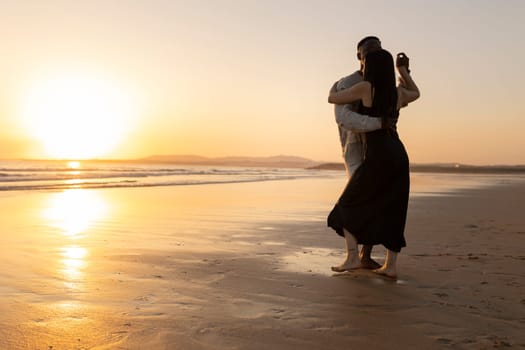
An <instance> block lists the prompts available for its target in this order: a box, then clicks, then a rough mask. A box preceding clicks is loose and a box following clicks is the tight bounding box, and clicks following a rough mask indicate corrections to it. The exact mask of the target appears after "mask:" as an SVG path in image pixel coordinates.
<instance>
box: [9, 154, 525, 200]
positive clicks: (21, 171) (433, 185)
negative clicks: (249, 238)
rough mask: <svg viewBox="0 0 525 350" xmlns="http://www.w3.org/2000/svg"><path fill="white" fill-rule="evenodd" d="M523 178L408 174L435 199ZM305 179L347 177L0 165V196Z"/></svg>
mask: <svg viewBox="0 0 525 350" xmlns="http://www.w3.org/2000/svg"><path fill="white" fill-rule="evenodd" d="M523 177H524V175H523V174H513V173H509V174H502V173H497V174H484V173H481V174H476V173H443V172H442V171H438V172H432V171H412V172H411V195H416V196H417V195H439V194H442V193H450V192H451V191H455V190H458V189H463V188H472V187H479V186H486V185H494V184H502V183H506V182H511V181H514V180H515V179H517V178H518V179H519V178H523ZM308 178H327V179H339V178H340V181H341V186H344V183H345V182H346V174H345V172H344V171H341V170H318V169H303V168H280V167H240V166H206V165H180V164H153V163H136V162H134V163H131V162H130V163H126V162H121V161H118V162H112V161H82V162H68V161H39V160H2V161H0V191H36V190H51V191H53V190H67V189H99V188H129V187H153V186H188V185H204V184H221V183H223V184H224V183H242V182H261V181H276V180H294V179H308ZM341 189H342V188H341ZM305 190H307V189H305Z"/></svg>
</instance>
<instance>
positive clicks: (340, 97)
mask: <svg viewBox="0 0 525 350" xmlns="http://www.w3.org/2000/svg"><path fill="white" fill-rule="evenodd" d="M367 91H368V94H370V83H369V82H367V81H362V82H359V83H357V84H355V85H354V86H352V87H350V88H348V89H344V90H341V91H338V92H330V95H329V96H328V103H335V104H337V105H344V104H348V103H352V102H355V101H358V100H361V99H363V97H364V96H366V94H367Z"/></svg>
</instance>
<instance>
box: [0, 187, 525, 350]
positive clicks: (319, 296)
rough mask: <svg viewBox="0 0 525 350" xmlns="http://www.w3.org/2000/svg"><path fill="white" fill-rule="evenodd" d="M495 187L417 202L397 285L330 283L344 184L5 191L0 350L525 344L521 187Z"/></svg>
mask: <svg viewBox="0 0 525 350" xmlns="http://www.w3.org/2000/svg"><path fill="white" fill-rule="evenodd" d="M492 179H494V178H492ZM490 181H492V182H494V186H488V187H481V188H471V189H465V190H459V189H457V188H456V190H455V191H452V192H445V193H441V194H440V195H429V194H424V195H423V194H422V195H414V196H412V198H411V201H410V208H409V217H408V223H407V229H406V238H407V242H408V247H407V248H406V249H404V250H403V251H402V253H401V255H400V257H399V261H398V265H399V278H398V280H397V281H392V280H389V279H385V278H381V277H379V276H376V275H374V274H372V273H370V272H367V271H358V272H355V273H345V274H339V275H334V274H333V273H332V272H331V271H330V266H331V265H335V264H337V263H339V262H340V260H341V259H342V256H343V249H342V248H343V241H342V240H341V239H340V238H339V237H338V236H337V235H335V233H333V232H332V231H331V230H329V229H328V228H327V227H326V223H325V216H326V214H327V212H328V211H329V210H330V209H331V206H332V204H333V202H334V200H335V199H336V198H337V196H338V193H339V191H340V190H341V189H342V187H343V186H344V182H342V178H337V177H336V178H333V179H308V180H292V181H274V182H262V183H243V184H225V185H203V186H181V187H165V188H139V189H114V190H70V191H65V192H4V193H0V210H1V212H2V221H1V222H0V231H1V233H2V234H1V236H0V246H1V247H2V248H1V249H2V255H1V256H0V266H1V268H0V298H1V300H2V303H1V304H0V349H46V350H49V349H269V348H273V349H334V348H366V349H391V348H398V349H442V348H445V349H446V348H454V349H493V348H505V347H509V346H512V348H525V335H524V334H525V333H524V332H523V329H524V328H525V294H524V291H525V267H524V260H525V253H524V252H523V239H524V238H525V224H524V221H523V209H524V208H525V181H523V180H517V179H516V178H512V180H490ZM490 181H488V182H490ZM438 187H439V186H438ZM444 187H446V186H444ZM444 187H443V188H444ZM459 187H461V186H459ZM433 188H436V187H433ZM374 256H375V257H376V258H377V259H378V260H382V259H383V257H384V248H382V247H376V248H374Z"/></svg>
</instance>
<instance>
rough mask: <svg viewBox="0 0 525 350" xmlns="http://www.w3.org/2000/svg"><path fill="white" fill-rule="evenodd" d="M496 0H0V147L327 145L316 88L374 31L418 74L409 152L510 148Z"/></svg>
mask: <svg viewBox="0 0 525 350" xmlns="http://www.w3.org/2000/svg"><path fill="white" fill-rule="evenodd" d="M504 4H505V6H498V4H497V3H495V2H489V1H481V2H480V1H476V2H474V1H465V0H464V1H445V2H443V1H439V2H438V1H433V2H430V3H427V2H425V3H418V2H413V1H400V2H395V3H393V2H388V1H386V0H385V1H380V2H377V3H374V4H366V5H365V4H364V3H362V2H349V1H343V0H341V1H331V2H329V3H326V2H324V1H310V2H307V3H304V2H303V1H295V0H293V1H292V0H288V1H284V2H281V1H267V2H246V1H241V0H238V1H233V0H230V1H227V0H225V1H220V2H217V1H208V2H200V3H199V4H193V3H188V2H185V1H153V2H146V1H111V2H109V3H108V2H105V1H95V0H94V1H89V2H70V1H49V2H47V1H46V2H45V3H44V2H40V1H23V2H10V3H7V4H6V3H2V4H0V32H1V33H2V37H3V38H4V43H3V52H4V54H3V57H2V64H1V65H0V76H1V77H2V82H3V83H2V84H1V85H0V158H18V157H28V158H34V157H36V158H48V157H69V158H75V157H91V156H94V157H103V158H130V157H131V158H134V157H142V156H147V155H151V154H200V155H207V156H225V155H244V156H250V155H253V156H267V155H277V154H289V155H297V156H305V157H309V158H312V159H315V160H324V161H340V160H341V150H340V146H339V141H338V136H337V128H336V125H335V123H334V118H333V108H332V106H330V105H328V104H327V103H326V99H327V92H328V89H329V88H330V86H331V85H332V83H333V82H334V81H335V80H337V79H339V78H340V77H342V76H344V75H347V74H349V73H351V72H353V71H354V70H355V69H357V68H358V62H357V60H356V59H355V45H356V43H357V41H359V39H361V38H362V37H363V36H366V35H370V34H374V35H377V36H379V37H380V38H381V39H382V42H383V46H384V47H385V48H386V49H388V50H390V51H391V52H393V53H396V52H398V51H405V52H406V53H407V54H408V55H409V57H410V58H411V69H412V72H413V76H414V79H415V80H416V82H417V83H418V85H419V86H420V89H421V93H422V97H421V99H420V100H418V101H416V102H415V103H414V104H412V105H410V106H409V107H408V108H407V109H404V110H403V111H402V113H401V120H400V122H399V130H400V135H401V137H402V139H403V141H404V142H405V145H406V147H407V150H408V153H409V155H410V157H411V160H412V161H413V162H418V163H423V162H462V163H470V164H517V163H521V164H523V163H525V152H523V149H525V138H523V137H522V132H523V130H524V129H525V118H523V117H522V113H521V106H520V104H519V102H520V100H521V99H522V96H521V95H522V92H523V90H524V89H523V87H522V84H523V81H525V70H524V69H523V68H522V67H521V59H520V57H522V56H523V54H524V53H525V52H524V50H525V45H524V40H525V39H524V38H525V25H524V24H523V20H522V19H523V18H525V3H523V2H522V1H517V0H515V1H513V0H509V1H506V2H505V3H504ZM489 23H490V25H488V24H489ZM496 28H497V30H496ZM35 96H36V97H35ZM35 101H36V102H35Z"/></svg>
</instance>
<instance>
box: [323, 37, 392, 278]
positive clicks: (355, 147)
mask: <svg viewBox="0 0 525 350" xmlns="http://www.w3.org/2000/svg"><path fill="white" fill-rule="evenodd" d="M378 49H381V41H380V40H379V38H377V37H375V36H367V37H365V38H363V39H362V40H361V41H359V43H358V44H357V58H358V59H359V61H360V62H361V69H360V70H358V71H355V72H354V73H352V74H351V75H349V76H346V77H344V78H341V79H340V80H339V81H337V82H336V83H335V84H334V85H333V86H332V89H331V91H332V90H334V91H340V90H344V89H348V88H349V87H351V86H353V85H355V84H357V83H359V82H361V81H362V80H363V64H364V58H365V57H366V54H367V53H368V52H371V51H374V50H378ZM357 106H358V103H353V104H349V105H335V120H336V122H337V126H338V128H339V137H340V140H341V147H342V149H343V159H344V163H345V168H346V173H347V175H348V178H349V179H350V178H351V177H352V174H353V173H354V172H355V170H356V169H357V168H358V167H359V165H361V162H362V161H363V159H364V145H365V142H366V134H365V132H367V131H374V130H378V129H381V127H382V126H381V118H370V117H368V116H365V115H361V114H357V113H355V111H357ZM372 247H373V246H371V245H363V247H362V248H361V253H360V254H359V259H360V261H361V266H362V267H363V268H366V269H377V268H379V267H381V265H379V264H378V263H377V262H376V261H374V260H373V259H372V256H371V254H372ZM332 269H333V268H332Z"/></svg>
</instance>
